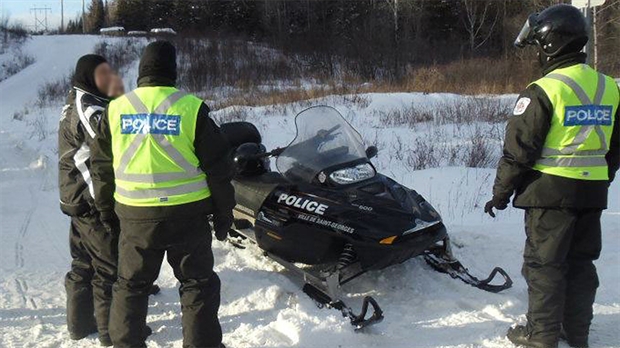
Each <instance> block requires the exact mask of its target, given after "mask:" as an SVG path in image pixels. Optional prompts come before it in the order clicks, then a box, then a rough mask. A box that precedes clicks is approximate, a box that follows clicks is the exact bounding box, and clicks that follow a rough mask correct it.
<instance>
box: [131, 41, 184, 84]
mask: <svg viewBox="0 0 620 348" xmlns="http://www.w3.org/2000/svg"><path fill="white" fill-rule="evenodd" d="M176 80H177V50H176V48H175V47H174V46H173V45H172V44H171V43H170V42H168V41H155V42H153V43H151V44H149V45H148V46H146V48H145V49H144V53H143V54H142V58H141V59H140V68H139V73H138V87H145V86H174V85H175V84H176Z"/></svg>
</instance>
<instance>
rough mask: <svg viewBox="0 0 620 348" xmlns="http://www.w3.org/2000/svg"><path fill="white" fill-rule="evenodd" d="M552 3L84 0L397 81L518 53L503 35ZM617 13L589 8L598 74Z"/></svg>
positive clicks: (118, 21)
mask: <svg viewBox="0 0 620 348" xmlns="http://www.w3.org/2000/svg"><path fill="white" fill-rule="evenodd" d="M558 2H566V1H562V0H107V1H104V0H92V2H91V4H90V7H89V11H88V15H87V16H86V22H87V23H86V27H87V28H88V30H89V31H97V30H98V29H99V28H101V27H104V26H111V25H118V26H123V27H125V29H126V30H149V29H151V28H155V27H171V28H173V29H174V30H176V31H177V32H180V33H183V34H184V35H191V36H217V37H237V38H244V39H247V40H252V41H256V42H263V43H267V44H269V45H270V46H272V47H275V48H279V49H282V50H286V51H289V52H293V53H299V54H305V55H308V56H309V57H310V59H312V60H313V63H314V64H324V65H326V69H330V70H331V71H333V70H334V69H337V68H338V64H342V62H345V63H346V64H347V65H349V66H355V68H356V71H357V72H358V73H359V74H360V76H361V77H364V78H395V79H398V78H399V76H404V75H405V72H406V70H407V69H408V68H410V67H412V66H413V67H415V66H423V65H431V64H443V63H449V62H453V61H457V60H464V59H469V58H493V59H510V60H517V61H518V60H519V59H522V58H524V57H523V54H524V53H523V52H519V51H516V50H515V49H514V48H513V47H512V42H513V40H514V37H515V36H516V34H517V33H518V31H519V30H520V28H521V26H522V25H523V22H524V21H525V19H526V18H527V15H528V14H530V13H532V12H535V11H538V10H541V9H543V8H545V7H547V6H550V5H552V4H555V3H558ZM619 13H620V0H607V4H606V5H605V6H604V7H603V8H600V9H599V10H598V12H597V15H596V16H597V17H596V18H597V24H598V27H597V29H598V30H597V38H598V43H599V45H601V49H600V50H599V51H600V52H601V53H600V54H599V57H598V60H599V62H600V64H601V65H602V66H603V67H604V70H607V72H608V73H614V72H615V73H618V72H620V62H619V61H620V59H619V58H618V55H617V54H613V52H614V51H617V48H615V49H614V48H613V47H614V46H615V45H617V42H618V40H619V39H620V19H619V18H618V15H619ZM80 20H81V19H80ZM77 21H79V20H76V21H75V23H73V25H74V27H76V28H77V27H78V25H79V24H80V23H77ZM74 29H75V28H74ZM526 58H528V59H530V58H531V56H526Z"/></svg>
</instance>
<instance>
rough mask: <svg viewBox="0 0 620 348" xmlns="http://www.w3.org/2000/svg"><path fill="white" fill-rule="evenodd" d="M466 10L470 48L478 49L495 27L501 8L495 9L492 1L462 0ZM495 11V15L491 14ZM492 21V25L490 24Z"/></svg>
mask: <svg viewBox="0 0 620 348" xmlns="http://www.w3.org/2000/svg"><path fill="white" fill-rule="evenodd" d="M461 2H462V4H463V9H464V11H465V13H464V16H463V17H462V18H463V24H464V26H465V31H467V34H468V36H469V50H470V52H474V51H476V50H477V49H478V48H480V47H481V46H482V45H484V44H485V43H486V42H487V41H488V40H489V38H490V37H491V35H492V34H493V30H494V29H495V25H496V24H497V21H498V19H499V17H500V11H499V9H497V8H496V9H495V11H493V9H492V7H494V6H493V5H492V2H491V1H480V0H462V1H461ZM491 12H495V15H493V14H491ZM489 22H490V25H489Z"/></svg>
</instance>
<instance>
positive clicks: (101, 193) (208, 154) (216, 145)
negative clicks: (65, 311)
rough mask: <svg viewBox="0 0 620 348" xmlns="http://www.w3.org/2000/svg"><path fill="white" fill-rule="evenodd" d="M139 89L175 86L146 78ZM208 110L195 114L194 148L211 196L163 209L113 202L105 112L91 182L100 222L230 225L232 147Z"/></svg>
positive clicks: (165, 79)
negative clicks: (189, 220) (195, 220)
mask: <svg viewBox="0 0 620 348" xmlns="http://www.w3.org/2000/svg"><path fill="white" fill-rule="evenodd" d="M138 86H139V87H152V86H174V82H173V81H172V80H171V79H170V78H167V77H158V76H145V77H141V78H140V79H139V81H138ZM209 111H210V110H209V107H208V106H207V105H206V104H203V105H202V107H201V108H200V110H199V112H198V120H197V123H196V134H195V140H194V147H195V151H196V157H198V160H199V161H200V168H201V169H202V170H203V171H204V172H205V173H206V174H207V183H208V185H209V189H210V191H211V197H210V198H208V199H206V200H202V201H198V202H193V203H188V204H182V205H176V206H166V207H134V206H128V205H124V204H120V203H118V202H115V201H114V190H115V185H114V169H113V167H112V160H113V158H112V144H111V133H110V124H109V120H108V114H107V110H106V112H105V113H104V116H103V117H102V119H101V122H100V123H99V127H98V131H97V132H98V134H99V136H98V137H97V139H96V141H95V144H94V146H93V181H94V190H95V197H96V198H95V206H96V207H97V210H98V211H100V213H101V215H102V219H106V218H107V217H108V216H111V215H113V212H114V211H115V212H116V214H117V215H118V216H119V217H120V218H122V219H126V220H167V219H178V218H183V217H192V216H196V215H201V214H204V215H206V214H213V215H214V223H215V224H216V226H215V228H216V229H217V228H218V226H217V225H218V224H219V222H221V224H222V225H226V224H228V223H229V222H232V219H233V217H232V209H233V208H234V206H235V198H234V189H233V186H232V184H231V182H230V181H231V179H232V175H233V169H232V160H231V156H230V152H231V148H230V145H229V143H228V140H227V139H226V138H225V137H224V135H223V134H222V132H221V131H220V129H219V127H218V126H217V125H216V124H215V122H214V121H213V120H212V119H211V118H210V117H209Z"/></svg>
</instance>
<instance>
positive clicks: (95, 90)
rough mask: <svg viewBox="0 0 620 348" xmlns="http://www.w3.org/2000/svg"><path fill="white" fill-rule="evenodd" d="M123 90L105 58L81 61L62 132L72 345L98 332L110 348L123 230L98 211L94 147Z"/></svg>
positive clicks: (62, 201)
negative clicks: (107, 222)
mask: <svg viewBox="0 0 620 348" xmlns="http://www.w3.org/2000/svg"><path fill="white" fill-rule="evenodd" d="M122 90H123V88H122V83H121V82H120V79H119V78H118V77H117V76H116V75H115V74H114V72H113V71H112V69H111V67H110V65H109V64H108V63H107V62H106V60H105V58H103V57H102V56H99V55H94V54H89V55H85V56H83V57H81V58H80V59H79V60H78V62H77V64H76V67H75V72H74V78H73V87H72V88H71V90H70V92H69V96H68V97H67V103H66V105H65V107H64V109H63V112H62V117H61V120H60V124H59V127H58V170H59V173H58V184H59V192H60V209H61V210H62V212H63V213H65V214H66V215H68V216H70V217H71V227H70V234H69V245H70V250H71V257H72V262H71V270H70V271H69V272H68V273H67V275H66V277H65V288H66V292H67V328H68V330H69V334H70V337H71V339H73V340H79V339H82V338H84V337H86V336H88V335H90V334H92V333H95V332H99V340H100V341H101V343H102V345H111V342H110V337H109V335H108V318H109V311H110V303H111V301H112V284H113V283H114V281H115V280H116V262H117V245H118V235H117V233H118V231H116V230H110V229H106V228H105V226H104V225H103V224H102V222H101V220H100V218H99V214H98V213H97V211H96V209H95V207H94V201H93V196H94V191H93V185H92V181H91V174H90V147H91V146H92V143H93V142H94V139H95V137H96V133H95V131H94V130H95V129H96V127H97V124H98V122H99V119H100V118H101V115H102V114H103V110H104V109H105V107H106V106H107V105H108V103H109V102H110V98H111V97H114V96H118V95H120V94H122Z"/></svg>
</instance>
